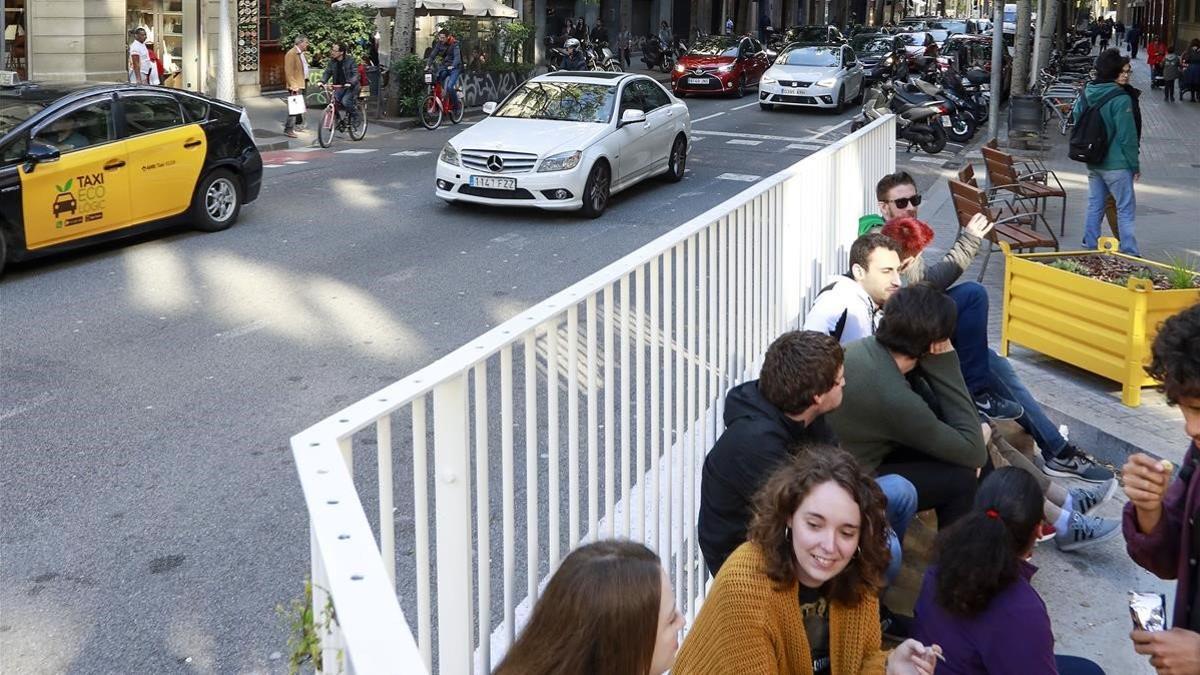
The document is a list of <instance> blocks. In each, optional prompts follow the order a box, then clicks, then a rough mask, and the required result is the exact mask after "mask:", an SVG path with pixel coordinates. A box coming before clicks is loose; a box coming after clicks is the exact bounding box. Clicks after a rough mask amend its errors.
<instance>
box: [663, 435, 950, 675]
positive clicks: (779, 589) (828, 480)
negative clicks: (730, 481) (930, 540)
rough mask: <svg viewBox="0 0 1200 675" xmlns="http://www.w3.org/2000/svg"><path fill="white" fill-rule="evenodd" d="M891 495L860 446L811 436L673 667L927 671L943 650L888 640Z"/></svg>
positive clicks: (682, 670)
mask: <svg viewBox="0 0 1200 675" xmlns="http://www.w3.org/2000/svg"><path fill="white" fill-rule="evenodd" d="M886 532H887V519H886V516H885V515H884V497H883V493H882V492H881V491H880V489H879V486H878V485H876V483H875V481H874V480H873V479H872V478H871V477H870V476H868V475H866V474H865V473H864V472H863V470H862V469H861V468H860V467H859V465H858V463H857V462H856V461H855V460H854V458H853V457H852V456H850V455H849V454H848V453H846V452H845V451H843V450H840V449H838V448H835V447H831V446H821V445H818V446H812V447H809V448H806V449H803V450H801V451H800V453H799V455H798V456H797V457H796V459H795V460H793V461H791V462H789V463H787V464H784V465H783V466H782V467H780V468H779V469H778V470H777V471H776V472H775V473H774V474H773V475H772V476H771V477H770V478H769V479H768V480H767V482H766V484H765V485H764V486H763V488H762V490H761V491H760V492H759V493H758V495H757V496H756V497H755V508H754V518H753V520H752V521H751V524H750V530H749V532H748V535H747V536H748V538H749V541H747V542H746V543H744V544H742V545H741V546H739V547H738V548H737V549H736V550H735V551H734V552H733V554H732V555H731V556H730V557H729V559H728V560H726V561H725V564H724V565H722V566H721V570H720V572H718V573H717V578H716V580H715V582H714V583H713V586H712V590H711V591H710V592H709V595H708V598H707V599H705V601H704V606H703V607H702V608H701V610H700V615H699V616H698V617H696V622H695V625H694V626H693V627H692V629H691V632H690V633H689V634H688V637H687V639H686V640H685V641H684V644H683V648H682V649H681V650H680V652H679V659H678V661H676V663H675V667H674V668H673V669H672V671H671V672H672V673H674V675H728V674H729V673H755V674H756V675H774V674H778V675H825V674H831V675H844V674H848V673H855V674H859V673H876V674H880V673H884V672H886V673H888V674H889V675H917V674H919V675H929V674H930V673H932V672H933V670H934V666H935V665H936V656H935V649H933V648H927V647H925V646H923V645H922V644H920V643H919V642H917V641H915V640H906V641H905V642H904V643H903V644H901V645H900V646H899V647H898V648H897V649H896V650H895V651H893V652H891V653H888V652H884V651H882V650H881V649H880V644H881V639H882V636H881V634H880V626H879V598H878V593H879V590H880V589H881V588H882V587H883V584H884V580H883V579H884V570H885V569H886V568H887V565H888V559H889V555H890V553H889V551H888V543H887V534H886Z"/></svg>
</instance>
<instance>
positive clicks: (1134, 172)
mask: <svg viewBox="0 0 1200 675" xmlns="http://www.w3.org/2000/svg"><path fill="white" fill-rule="evenodd" d="M1127 68H1129V59H1128V58H1126V57H1124V56H1121V53H1120V52H1119V51H1117V50H1116V49H1108V50H1105V51H1103V52H1101V53H1100V56H1099V57H1098V58H1097V59H1096V79H1095V81H1094V82H1091V83H1088V85H1087V86H1086V87H1084V90H1083V95H1082V96H1080V97H1079V101H1078V102H1077V103H1076V104H1075V109H1074V110H1073V111H1072V113H1071V114H1072V115H1073V116H1074V119H1075V129H1074V131H1072V132H1071V142H1070V146H1069V150H1068V153H1067V154H1068V156H1069V157H1070V158H1071V159H1073V160H1076V161H1079V162H1084V163H1086V164H1087V168H1088V207H1087V220H1086V224H1085V225H1084V231H1083V246H1084V248H1089V249H1094V248H1096V243H1097V240H1098V239H1099V237H1100V220H1101V219H1102V218H1103V217H1104V203H1105V200H1106V198H1107V197H1108V195H1110V194H1111V195H1112V197H1113V200H1114V201H1115V202H1116V205H1117V229H1118V231H1119V232H1120V239H1121V246H1120V250H1121V253H1127V254H1129V255H1135V256H1136V255H1140V253H1139V252H1138V246H1137V238H1136V237H1135V236H1134V208H1135V200H1134V191H1133V184H1134V183H1135V182H1137V181H1138V179H1139V178H1140V177H1141V165H1140V164H1139V162H1138V152H1139V147H1138V146H1139V142H1138V133H1137V125H1136V122H1135V121H1134V113H1133V105H1134V103H1133V99H1132V98H1131V97H1130V96H1129V94H1128V92H1126V91H1125V89H1124V88H1123V87H1121V85H1120V84H1118V82H1117V80H1118V79H1119V78H1120V77H1121V75H1122V71H1124V70H1125V69H1127Z"/></svg>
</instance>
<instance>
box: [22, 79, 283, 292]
mask: <svg viewBox="0 0 1200 675" xmlns="http://www.w3.org/2000/svg"><path fill="white" fill-rule="evenodd" d="M261 185H262V156H261V155H260V154H259V152H258V149H257V148H256V147H255V145H254V133H253V131H252V130H251V127H250V119H249V117H247V116H246V113H245V111H244V110H242V109H241V108H240V107H238V106H235V105H231V104H229V103H225V102H223V101H219V100H217V99H214V98H210V97H207V96H203V95H200V94H195V93H192V92H187V91H180V90H176V89H168V88H164V87H153V86H137V85H130V84H95V83H92V84H58V83H54V84H49V83H43V84H37V83H31V82H21V83H17V84H14V85H8V86H0V271H2V270H3V268H4V264H5V263H6V262H7V261H15V260H21V259H24V258H28V257H31V256H34V255H38V254H42V253H49V252H55V251H61V250H64V249H67V248H74V247H76V246H82V245H85V244H88V243H93V242H96V241H100V240H105V239H111V238H115V237H120V236H126V235H129V234H134V233H138V232H142V231H144V230H146V229H149V228H152V227H158V226H162V225H166V224H178V223H189V224H191V225H192V226H194V227H196V228H198V229H200V230H204V231H210V232H212V231H217V230H223V229H225V228H227V227H229V226H230V225H232V224H233V223H234V221H236V220H237V217H238V212H239V210H240V209H241V207H242V205H243V204H246V203H248V202H251V201H253V200H254V199H255V198H256V197H257V196H258V191H259V188H260V186H261Z"/></svg>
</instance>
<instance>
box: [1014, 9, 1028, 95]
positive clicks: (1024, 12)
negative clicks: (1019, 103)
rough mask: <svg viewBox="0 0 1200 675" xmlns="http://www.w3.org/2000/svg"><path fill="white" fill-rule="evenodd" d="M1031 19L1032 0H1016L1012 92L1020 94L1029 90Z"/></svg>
mask: <svg viewBox="0 0 1200 675" xmlns="http://www.w3.org/2000/svg"><path fill="white" fill-rule="evenodd" d="M1032 19H1033V0H1017V35H1016V41H1015V42H1016V44H1015V45H1014V49H1015V51H1016V54H1015V57H1016V58H1014V59H1013V73H1012V93H1013V94H1014V95H1017V96H1020V95H1022V94H1025V93H1027V92H1028V91H1029V57H1030V55H1031V52H1032V50H1031V49H1030V48H1029V44H1030V30H1029V28H1030V25H1031V24H1030V22H1031V21H1032Z"/></svg>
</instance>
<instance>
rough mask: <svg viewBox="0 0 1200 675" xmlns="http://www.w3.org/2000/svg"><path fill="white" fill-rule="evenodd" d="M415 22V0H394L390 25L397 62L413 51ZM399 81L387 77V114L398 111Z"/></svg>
mask: <svg viewBox="0 0 1200 675" xmlns="http://www.w3.org/2000/svg"><path fill="white" fill-rule="evenodd" d="M415 22H416V0H396V23H395V25H394V26H393V27H392V59H391V63H392V64H393V65H394V64H397V63H399V62H400V60H401V59H403V58H404V57H405V56H408V55H409V54H411V53H413V27H414V25H415ZM400 89H401V82H400V78H399V77H391V78H389V79H388V114H390V115H397V114H399V111H400V103H401V101H400V99H401V93H400Z"/></svg>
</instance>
